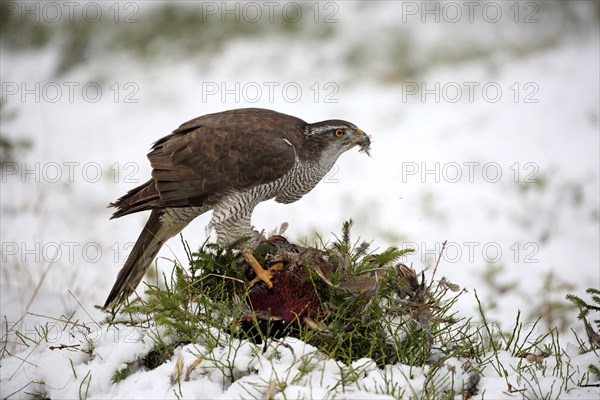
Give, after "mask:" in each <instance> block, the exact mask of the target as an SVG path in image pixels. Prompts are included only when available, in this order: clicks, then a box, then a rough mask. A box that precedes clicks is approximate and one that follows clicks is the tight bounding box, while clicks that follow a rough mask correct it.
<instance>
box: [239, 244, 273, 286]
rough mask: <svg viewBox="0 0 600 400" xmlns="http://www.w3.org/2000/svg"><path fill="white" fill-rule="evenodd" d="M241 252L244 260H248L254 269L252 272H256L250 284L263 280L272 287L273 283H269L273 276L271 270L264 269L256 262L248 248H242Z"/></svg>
mask: <svg viewBox="0 0 600 400" xmlns="http://www.w3.org/2000/svg"><path fill="white" fill-rule="evenodd" d="M242 254H243V255H244V258H245V259H246V261H248V264H250V266H251V267H252V269H253V270H254V273H255V274H256V278H254V279H253V280H252V281H251V282H250V286H252V285H254V284H255V283H256V282H258V281H263V282H264V283H266V285H267V286H268V287H269V288H272V287H273V283H271V278H272V277H273V274H272V273H271V271H269V270H267V269H264V268H263V267H262V266H261V265H260V264H259V263H258V261H257V260H256V257H254V254H252V252H251V251H250V250H244V251H243V252H242Z"/></svg>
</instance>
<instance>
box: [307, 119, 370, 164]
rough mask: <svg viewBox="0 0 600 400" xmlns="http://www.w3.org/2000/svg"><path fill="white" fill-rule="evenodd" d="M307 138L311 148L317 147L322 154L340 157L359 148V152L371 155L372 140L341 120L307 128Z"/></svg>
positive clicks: (320, 123) (317, 123)
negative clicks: (356, 147) (355, 147)
mask: <svg viewBox="0 0 600 400" xmlns="http://www.w3.org/2000/svg"><path fill="white" fill-rule="evenodd" d="M305 137H306V139H307V141H308V142H309V146H310V147H313V148H314V147H317V148H319V149H320V150H321V152H322V153H321V154H323V152H326V153H327V154H329V155H330V156H334V157H336V158H337V157H338V156H340V155H341V154H342V153H343V152H345V151H347V150H350V149H351V148H353V147H354V146H359V147H360V149H359V151H364V152H365V153H367V155H370V154H369V150H370V149H371V139H370V138H369V136H368V135H367V134H365V133H364V132H363V131H362V130H361V129H359V128H357V127H356V126H355V125H354V124H352V123H350V122H348V121H343V120H339V119H332V120H327V121H322V122H316V123H314V124H308V125H307V126H306V131H305Z"/></svg>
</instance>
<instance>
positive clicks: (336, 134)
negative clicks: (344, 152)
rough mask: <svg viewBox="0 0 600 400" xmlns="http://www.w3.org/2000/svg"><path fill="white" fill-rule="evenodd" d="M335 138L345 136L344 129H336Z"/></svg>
mask: <svg viewBox="0 0 600 400" xmlns="http://www.w3.org/2000/svg"><path fill="white" fill-rule="evenodd" d="M335 136H337V137H342V136H344V130H343V129H336V130H335Z"/></svg>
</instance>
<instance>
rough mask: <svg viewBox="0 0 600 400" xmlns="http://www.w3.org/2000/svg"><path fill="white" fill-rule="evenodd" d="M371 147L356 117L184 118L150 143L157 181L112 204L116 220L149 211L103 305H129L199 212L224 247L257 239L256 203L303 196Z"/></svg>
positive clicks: (247, 113) (240, 112)
mask: <svg viewBox="0 0 600 400" xmlns="http://www.w3.org/2000/svg"><path fill="white" fill-rule="evenodd" d="M370 144H371V142H370V139H369V137H368V136H367V135H366V134H365V133H364V132H363V131H362V130H360V129H358V128H357V127H356V126H354V125H353V124H351V123H350V122H346V121H342V120H327V121H322V122H316V123H312V124H309V123H306V122H304V121H303V120H301V119H299V118H296V117H293V116H290V115H286V114H281V113H278V112H275V111H271V110H266V109H259V108H244V109H237V110H230V111H224V112H221V113H216V114H208V115H204V116H201V117H198V118H195V119H192V120H191V121H188V122H186V123H184V124H183V125H181V126H180V127H179V128H177V129H176V130H175V131H173V133H171V134H170V135H168V136H165V137H163V138H162V139H159V140H158V141H157V142H155V143H154V145H153V146H152V150H151V151H150V153H149V154H148V159H149V160H150V164H151V166H152V178H151V179H150V180H149V181H147V182H146V183H144V184H143V185H141V186H138V187H136V188H135V189H132V190H130V191H129V192H128V193H127V194H126V195H124V196H123V197H121V198H120V199H118V200H117V201H116V202H115V203H111V204H110V206H111V207H116V208H117V211H116V212H115V213H114V214H113V216H112V217H111V218H118V217H122V216H123V215H127V214H132V213H135V212H138V211H145V210H151V213H150V218H149V219H148V222H147V223H146V226H145V227H144V229H143V230H142V232H141V234H140V236H139V238H138V240H137V242H136V243H135V245H134V247H133V250H132V251H131V253H130V254H129V257H128V258H127V260H126V261H125V265H124V266H123V268H122V269H121V271H120V272H119V274H118V276H117V280H116V282H115V284H114V286H113V288H112V290H111V292H110V294H109V295H108V298H107V299H106V303H105V304H104V308H108V307H110V306H117V305H119V304H120V303H121V302H123V301H124V300H125V299H126V298H127V297H128V296H129V295H130V294H131V293H132V292H133V291H134V290H135V288H136V287H137V285H138V284H139V283H140V281H141V280H142V278H143V277H144V274H145V272H146V270H147V269H148V267H149V266H150V265H151V263H152V260H153V259H154V258H155V256H156V255H157V253H158V251H159V250H160V248H161V247H162V245H163V244H164V243H165V242H166V241H167V240H168V239H170V238H171V237H173V236H175V235H176V234H178V233H179V232H180V231H181V230H182V229H183V228H185V226H186V225H187V224H189V223H190V222H191V221H192V220H193V219H194V218H196V217H197V216H199V215H201V214H203V213H205V212H207V211H209V210H212V211H213V214H212V219H211V221H210V224H209V227H211V228H214V229H215V231H216V233H217V243H218V244H219V245H229V244H231V243H232V242H235V241H236V240H238V239H240V238H242V237H244V236H251V235H252V226H251V223H250V217H251V215H252V211H253V210H254V208H255V207H256V205H257V204H258V203H260V202H262V201H265V200H268V199H272V198H275V201H277V202H279V203H292V202H294V201H296V200H298V199H300V198H301V197H302V196H303V195H305V194H306V193H308V192H309V191H311V190H312V188H313V187H315V185H316V184H317V183H318V182H319V181H320V180H321V179H322V178H323V177H324V176H325V175H326V174H327V173H328V172H329V170H330V169H331V168H332V167H333V165H334V163H335V161H336V160H337V158H338V157H339V156H340V155H341V154H342V153H344V152H345V151H347V150H349V149H351V148H353V147H355V146H359V148H360V150H361V151H364V152H366V153H367V154H368V152H369V147H370ZM249 256H250V257H251V253H250V254H249ZM249 262H250V264H252V261H251V260H249ZM253 267H254V265H253ZM258 268H260V267H258ZM255 270H256V268H255ZM256 272H257V275H259V272H260V271H258V270H257V271H256Z"/></svg>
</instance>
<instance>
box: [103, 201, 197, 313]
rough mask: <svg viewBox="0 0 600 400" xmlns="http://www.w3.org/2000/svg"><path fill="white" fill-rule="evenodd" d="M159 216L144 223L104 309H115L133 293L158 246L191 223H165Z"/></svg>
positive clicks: (152, 215) (159, 211) (183, 220)
mask: <svg viewBox="0 0 600 400" xmlns="http://www.w3.org/2000/svg"><path fill="white" fill-rule="evenodd" d="M161 215H162V211H161V210H152V213H151V214H150V218H148V222H146V225H145V226H144V229H143V230H142V233H141V234H140V236H139V238H138V240H137V241H136V242H135V245H134V246H133V250H132V251H131V253H130V254H129V257H127V260H126V261H125V265H123V268H121V271H119V274H118V275H117V280H116V282H115V284H114V285H113V288H112V290H111V291H110V294H109V295H108V298H107V299H106V302H105V303H104V307H103V308H104V309H107V308H109V307H111V306H114V307H116V306H118V305H119V304H121V303H122V302H123V301H125V299H127V297H129V295H130V294H132V293H133V291H134V290H135V288H136V287H137V286H138V285H139V284H140V282H141V281H142V279H143V278H144V275H145V274H146V270H148V268H149V267H150V265H151V264H152V261H153V260H154V258H155V257H156V255H157V254H158V252H159V251H160V249H161V247H162V245H163V244H164V243H165V242H166V241H167V240H169V239H170V238H171V237H173V236H175V235H176V234H177V233H179V232H180V231H181V230H182V229H183V228H185V226H186V225H187V224H188V223H189V222H190V221H191V219H177V220H170V221H168V222H167V223H165V222H164V221H163V220H162V218H161Z"/></svg>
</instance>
